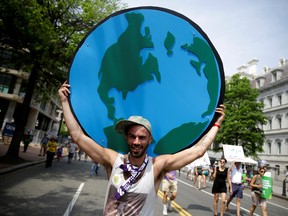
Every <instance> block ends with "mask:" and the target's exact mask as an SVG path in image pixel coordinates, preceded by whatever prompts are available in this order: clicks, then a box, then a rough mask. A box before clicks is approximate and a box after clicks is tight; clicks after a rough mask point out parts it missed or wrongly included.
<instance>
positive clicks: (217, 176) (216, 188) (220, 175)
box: [212, 158, 229, 216]
mask: <svg viewBox="0 0 288 216" xmlns="http://www.w3.org/2000/svg"><path fill="white" fill-rule="evenodd" d="M226 163H227V160H226V159H225V158H221V159H220V165H219V166H218V163H217V166H216V163H215V164H214V165H215V166H214V171H213V179H214V182H213V186H212V193H213V194H214V203H213V207H214V216H217V214H218V200H219V195H220V196H221V207H220V215H221V216H223V214H224V210H225V204H226V194H227V186H226V180H227V179H228V178H229V174H228V168H227V167H226Z"/></svg>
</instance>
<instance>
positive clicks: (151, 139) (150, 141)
mask: <svg viewBox="0 0 288 216" xmlns="http://www.w3.org/2000/svg"><path fill="white" fill-rule="evenodd" d="M152 141H153V137H152V136H150V138H149V144H151V143H152Z"/></svg>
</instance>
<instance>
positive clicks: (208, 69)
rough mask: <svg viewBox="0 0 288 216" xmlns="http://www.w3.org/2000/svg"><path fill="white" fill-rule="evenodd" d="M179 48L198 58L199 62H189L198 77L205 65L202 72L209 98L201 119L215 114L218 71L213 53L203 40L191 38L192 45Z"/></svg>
mask: <svg viewBox="0 0 288 216" xmlns="http://www.w3.org/2000/svg"><path fill="white" fill-rule="evenodd" d="M181 48H182V49H184V50H185V51H187V52H190V53H192V54H194V55H196V56H197V57H198V59H199V61H194V60H191V61H190V64H191V65H192V66H193V67H194V68H195V69H196V71H197V73H198V75H199V76H201V66H202V65H205V66H204V68H203V72H204V75H205V77H206V78H207V80H208V82H207V90H208V94H209V97H210V103H209V105H208V109H207V111H206V112H204V113H203V114H202V117H205V116H206V115H210V114H212V113H213V112H215V107H216V105H217V101H218V100H217V98H218V94H219V93H218V87H219V78H218V69H217V63H216V60H215V56H214V53H213V51H212V49H211V48H210V46H209V45H208V44H207V43H206V42H205V41H204V40H202V39H201V38H198V37H194V38H193V44H184V45H182V46H181Z"/></svg>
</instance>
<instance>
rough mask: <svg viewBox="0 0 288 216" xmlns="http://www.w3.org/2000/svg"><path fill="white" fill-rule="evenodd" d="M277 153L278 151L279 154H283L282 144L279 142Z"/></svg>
mask: <svg viewBox="0 0 288 216" xmlns="http://www.w3.org/2000/svg"><path fill="white" fill-rule="evenodd" d="M277 151H278V154H281V142H280V141H277Z"/></svg>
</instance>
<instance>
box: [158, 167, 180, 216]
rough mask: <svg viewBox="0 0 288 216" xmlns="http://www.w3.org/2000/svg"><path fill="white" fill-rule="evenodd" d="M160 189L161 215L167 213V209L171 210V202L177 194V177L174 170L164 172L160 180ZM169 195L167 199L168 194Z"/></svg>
mask: <svg viewBox="0 0 288 216" xmlns="http://www.w3.org/2000/svg"><path fill="white" fill-rule="evenodd" d="M162 191H163V199H162V202H163V215H168V213H167V210H168V211H172V206H171V202H172V201H173V200H175V199H176V196H177V177H176V170H173V171H170V172H168V173H166V174H165V176H164V179H163V181H162ZM170 193H171V196H170V198H169V200H168V197H169V194H170Z"/></svg>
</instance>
